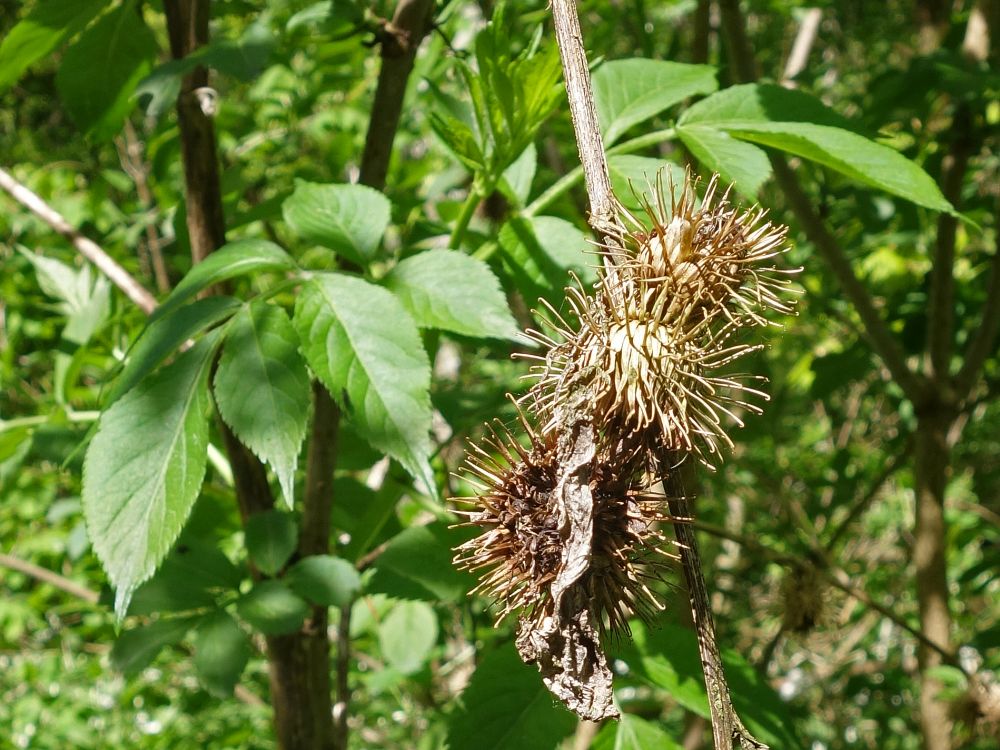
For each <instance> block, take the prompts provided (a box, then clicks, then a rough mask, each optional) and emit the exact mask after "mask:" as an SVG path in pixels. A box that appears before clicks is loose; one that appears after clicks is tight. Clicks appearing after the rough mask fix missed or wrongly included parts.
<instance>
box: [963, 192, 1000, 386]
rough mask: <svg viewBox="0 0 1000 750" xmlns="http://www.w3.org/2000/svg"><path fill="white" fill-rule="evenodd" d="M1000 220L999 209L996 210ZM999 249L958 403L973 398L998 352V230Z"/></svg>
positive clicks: (968, 353) (998, 236)
mask: <svg viewBox="0 0 1000 750" xmlns="http://www.w3.org/2000/svg"><path fill="white" fill-rule="evenodd" d="M997 215H998V216H1000V205H998V207H997ZM995 233H996V248H995V250H994V251H993V260H992V261H991V263H990V278H989V281H987V282H986V303H985V304H984V305H983V310H982V313H981V315H982V317H981V319H980V322H979V326H978V327H977V328H976V332H975V333H974V334H973V336H972V340H971V341H970V342H969V346H968V349H966V352H965V360H964V362H963V364H962V367H961V369H960V370H959V371H958V375H957V376H956V377H955V393H956V395H957V397H958V399H959V400H961V401H965V400H968V399H969V398H970V397H971V396H972V392H973V389H974V388H975V385H976V380H977V379H978V378H979V375H980V374H981V373H982V370H983V365H984V364H985V362H986V359H987V358H988V357H989V356H990V354H993V353H995V352H996V339H997V334H998V333H1000V227H998V228H997V229H996V230H995Z"/></svg>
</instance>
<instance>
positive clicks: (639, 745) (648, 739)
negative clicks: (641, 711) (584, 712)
mask: <svg viewBox="0 0 1000 750" xmlns="http://www.w3.org/2000/svg"><path fill="white" fill-rule="evenodd" d="M590 747H591V750H649V748H654V747H655V748H657V750H680V748H681V746H680V745H679V744H677V743H676V742H674V740H673V738H672V737H671V736H670V735H669V734H667V733H666V732H664V731H663V730H662V729H661V728H660V727H659V725H658V724H654V723H653V722H651V721H647V720H646V719H640V718H639V717H638V716H633V715H632V714H622V717H621V719H619V720H618V721H609V722H607V723H605V725H604V726H603V727H602V728H601V731H600V732H599V733H598V735H597V737H595V738H594V744H592V745H591V746H590Z"/></svg>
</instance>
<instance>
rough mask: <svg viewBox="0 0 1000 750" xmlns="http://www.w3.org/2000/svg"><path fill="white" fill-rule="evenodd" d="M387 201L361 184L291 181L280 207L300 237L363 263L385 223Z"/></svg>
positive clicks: (372, 253)
mask: <svg viewBox="0 0 1000 750" xmlns="http://www.w3.org/2000/svg"><path fill="white" fill-rule="evenodd" d="M390 208H391V207H390V205H389V201H388V200H387V199H386V197H385V196H384V195H382V193H380V192H379V191H378V190H372V189H371V188H370V187H366V186H365V185H320V184H317V183H314V182H306V181H305V180H296V181H295V191H294V192H293V193H292V194H291V195H290V196H288V199H287V200H286V201H285V203H284V205H283V206H282V209H283V211H284V216H285V221H286V222H288V226H290V227H291V228H292V230H293V231H294V232H295V233H296V234H298V236H299V237H300V238H302V239H303V240H306V241H308V242H315V243H316V244H318V245H323V247H328V248H330V249H331V250H333V251H334V252H336V253H338V254H339V255H342V256H343V257H344V258H346V259H347V260H350V261H353V262H355V263H358V264H359V265H362V266H364V265H367V264H368V263H369V262H370V261H371V260H373V259H374V257H375V253H376V251H377V250H378V246H379V243H380V242H381V240H382V235H383V234H384V233H385V229H386V227H387V226H389V211H390Z"/></svg>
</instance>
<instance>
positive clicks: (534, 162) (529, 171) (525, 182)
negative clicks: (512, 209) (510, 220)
mask: <svg viewBox="0 0 1000 750" xmlns="http://www.w3.org/2000/svg"><path fill="white" fill-rule="evenodd" d="M537 167H538V151H537V150H536V149H535V144H534V143H532V144H530V145H529V146H528V147H527V148H526V149H524V151H522V152H521V155H520V156H519V157H517V159H515V160H514V163H513V164H511V165H510V166H509V167H507V169H506V170H504V173H503V175H502V176H501V178H500V182H499V184H498V185H497V187H498V188H499V189H500V190H501V191H502V192H503V194H504V195H506V196H507V198H508V199H510V200H511V201H512V202H513V203H514V205H515V206H518V207H523V206H525V205H526V204H527V202H528V196H529V195H531V182H532V180H534V179H535V170H536V169H537Z"/></svg>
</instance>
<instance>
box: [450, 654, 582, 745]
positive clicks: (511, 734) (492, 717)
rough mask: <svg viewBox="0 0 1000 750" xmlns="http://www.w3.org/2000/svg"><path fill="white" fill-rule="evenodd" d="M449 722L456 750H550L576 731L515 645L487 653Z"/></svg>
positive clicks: (571, 719) (572, 720)
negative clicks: (518, 653)
mask: <svg viewBox="0 0 1000 750" xmlns="http://www.w3.org/2000/svg"><path fill="white" fill-rule="evenodd" d="M459 702H460V708H459V710H457V711H456V712H455V713H453V714H452V715H451V717H450V718H449V721H448V746H449V747H450V748H452V750H461V749H463V748H471V747H474V748H477V750H523V749H524V748H532V749H533V750H535V749H537V750H546V749H550V748H555V747H556V746H557V745H558V744H559V742H560V741H561V740H562V739H564V738H565V737H566V736H568V735H569V734H570V732H572V731H573V729H574V728H575V727H576V724H577V721H576V717H574V716H573V714H571V713H570V712H569V711H566V710H565V709H563V708H562V707H560V706H557V705H555V701H554V700H553V698H552V694H551V693H549V691H548V690H547V689H546V688H545V685H544V684H543V683H542V678H541V677H540V676H539V674H538V670H536V669H535V668H534V667H530V666H527V665H525V664H524V663H523V662H522V661H521V660H520V658H518V656H517V652H516V651H515V650H514V647H513V646H512V645H507V646H504V647H502V648H500V649H498V650H496V651H492V652H490V653H488V654H486V655H485V656H484V657H483V659H482V661H480V663H479V666H477V667H476V671H475V672H473V674H472V679H471V680H470V681H469V685H468V687H466V688H465V690H464V691H463V692H462V694H461V696H460V697H459Z"/></svg>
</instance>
